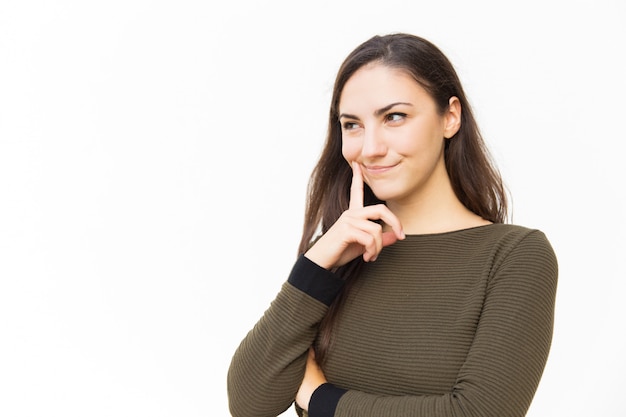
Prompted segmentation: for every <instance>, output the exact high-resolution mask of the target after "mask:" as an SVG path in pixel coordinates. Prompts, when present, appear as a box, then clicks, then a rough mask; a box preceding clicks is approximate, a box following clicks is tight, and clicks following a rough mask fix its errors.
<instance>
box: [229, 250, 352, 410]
mask: <svg viewBox="0 0 626 417" xmlns="http://www.w3.org/2000/svg"><path fill="white" fill-rule="evenodd" d="M342 285H343V281H342V280H341V279H339V278H338V277H337V276H336V275H335V274H333V273H331V272H329V271H327V270H325V269H323V268H321V267H319V266H318V265H317V264H315V263H313V262H311V261H310V260H308V259H307V258H305V257H304V256H301V257H300V258H298V260H297V261H296V263H295V264H294V267H293V269H292V271H291V273H290V275H289V278H288V280H287V282H285V283H284V284H283V286H282V288H281V290H280V292H279V293H278V295H277V296H276V298H275V299H274V301H272V303H271V304H270V306H269V308H268V309H267V310H266V311H265V313H264V314H263V316H262V317H261V319H260V320H259V321H258V322H257V323H256V324H255V326H254V327H253V328H252V330H250V331H249V332H248V334H247V335H246V336H245V338H244V339H243V341H242V342H241V344H240V345H239V347H238V348H237V350H236V351H235V354H234V355H233V358H232V361H231V364H230V367H229V369H228V375H227V391H228V401H229V407H230V412H231V414H232V416H234V417H275V416H277V415H279V414H280V413H282V412H284V411H285V410H286V409H287V408H289V406H290V405H291V404H292V403H293V401H294V399H295V395H296V393H297V391H298V389H299V387H300V384H301V383H302V378H303V377H304V370H305V365H306V357H307V351H308V349H309V347H310V346H311V345H312V344H313V341H314V339H315V335H316V333H317V329H318V327H319V323H320V321H321V320H322V318H323V317H324V315H325V314H326V311H327V310H328V306H329V305H330V303H331V302H332V300H333V299H334V298H335V296H336V295H337V294H338V293H339V291H340V289H341V287H342Z"/></svg>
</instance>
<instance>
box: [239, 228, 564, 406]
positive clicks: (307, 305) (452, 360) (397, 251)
mask: <svg viewBox="0 0 626 417" xmlns="http://www.w3.org/2000/svg"><path fill="white" fill-rule="evenodd" d="M342 284H343V282H342V281H341V280H340V279H339V278H337V277H336V276H335V275H334V274H333V273H331V272H329V271H326V270H325V269H322V268H320V267H319V266H317V265H316V264H314V263H313V262H311V261H309V260H308V259H306V258H305V257H300V258H299V259H298V260H297V261H296V263H295V265H294V267H293V270H292V272H291V274H290V276H289V278H288V280H287V282H286V283H285V284H284V285H283V287H282V289H281V291H280V292H279V294H278V295H277V297H276V299H275V300H274V301H273V302H272V303H271V305H270V306H269V308H268V309H267V311H266V312H265V314H264V315H263V317H262V318H261V319H260V320H259V322H258V323H257V324H256V325H255V326H254V328H253V329H252V330H251V331H250V332H249V333H248V335H247V336H246V337H245V338H244V340H243V341H242V342H241V345H240V346H239V348H238V349H237V351H236V352H235V354H234V356H233V359H232V363H231V365H230V368H229V371H228V378H227V380H228V396H229V405H230V410H231V413H232V415H233V416H235V417H275V416H277V415H279V414H280V413H282V412H283V411H285V410H286V409H287V408H289V407H290V406H291V405H292V404H293V401H294V398H295V394H296V392H297V391H298V388H299V386H300V383H301V381H302V377H303V374H304V368H305V362H306V353H307V350H308V348H309V346H311V344H312V343H313V342H314V340H315V337H316V334H317V329H318V327H319V323H320V320H321V319H322V318H323V317H324V315H325V313H326V311H327V310H328V306H329V305H330V304H331V302H332V301H333V299H334V298H335V297H336V295H337V294H338V293H339V292H340V290H341V287H342ZM556 287H557V261H556V257H555V254H554V251H553V250H552V247H551V246H550V243H549V242H548V240H547V239H546V237H545V236H544V234H543V233H542V232H540V231H537V230H531V229H527V228H523V227H520V226H514V225H503V224H494V225H488V226H481V227H476V228H471V229H466V230H459V231H454V232H448V233H440V234H429V235H409V236H407V238H406V239H405V240H402V241H398V242H396V243H395V244H393V245H391V246H389V247H386V248H384V249H383V251H382V252H381V254H380V255H379V257H378V259H377V260H376V261H375V262H372V263H367V264H365V267H364V269H363V270H362V275H361V276H360V277H359V278H358V280H357V281H356V283H355V285H354V286H353V287H352V288H351V290H350V292H349V294H348V296H347V299H346V301H345V303H344V305H343V306H342V309H341V314H340V316H339V319H338V322H337V323H336V325H335V327H334V332H333V337H334V340H333V344H332V348H331V350H330V351H329V353H328V356H327V362H326V363H325V365H324V369H323V370H324V373H325V375H326V377H327V379H328V381H329V383H328V384H325V385H322V387H320V388H318V390H316V391H315V392H314V394H313V396H312V397H311V402H310V403H309V416H310V417H327V416H328V417H330V416H336V417H343V416H355V417H356V416H358V417H375V416H376V417H397V416H405V417H409V416H411V417H453V416H454V417H461V416H464V417H465V416H467V417H469V416H475V417H479V416H480V417H488V416H493V417H515V416H524V415H525V414H526V412H527V410H528V407H529V405H530V403H531V401H532V398H533V396H534V393H535V390H536V389H537V386H538V384H539V381H540V378H541V375H542V372H543V369H544V366H545V363H546V360H547V357H548V352H549V349H550V343H551V339H552V327H553V315H554V301H555V293H556ZM294 408H295V409H296V410H297V411H298V413H299V414H302V412H301V411H300V410H299V409H298V407H294ZM294 414H295V411H294ZM305 414H306V413H305Z"/></svg>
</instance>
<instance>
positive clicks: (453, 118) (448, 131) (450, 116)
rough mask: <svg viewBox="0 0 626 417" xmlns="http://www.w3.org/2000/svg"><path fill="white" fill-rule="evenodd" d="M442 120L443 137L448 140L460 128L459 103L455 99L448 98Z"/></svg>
mask: <svg viewBox="0 0 626 417" xmlns="http://www.w3.org/2000/svg"><path fill="white" fill-rule="evenodd" d="M444 118H445V120H444V123H445V124H444V130H443V136H444V137H445V138H446V139H450V138H451V137H452V136H454V135H456V132H458V131H459V129H460V128H461V102H460V101H459V99H458V98H457V97H454V96H453V97H450V101H449V102H448V110H446V114H445V115H444Z"/></svg>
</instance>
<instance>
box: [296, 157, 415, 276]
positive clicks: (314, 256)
mask: <svg viewBox="0 0 626 417" xmlns="http://www.w3.org/2000/svg"><path fill="white" fill-rule="evenodd" d="M373 220H382V221H383V222H384V223H385V224H387V225H388V226H390V227H391V229H392V231H390V232H383V228H382V226H381V225H380V224H378V223H375V222H374V221H373ZM398 239H404V232H403V231H402V225H401V224H400V220H398V218H397V217H396V216H395V214H393V213H392V212H391V210H389V208H388V207H387V206H385V205H384V204H377V205H374V206H367V207H363V174H362V172H361V167H360V165H359V164H358V163H356V162H353V163H352V185H351V187H350V206H349V208H348V210H346V211H344V212H343V213H342V214H341V216H340V217H339V219H337V221H336V222H335V224H334V225H333V226H332V227H331V228H330V229H329V230H328V231H327V232H326V233H325V234H324V235H323V236H322V237H320V238H319V239H318V240H317V242H315V244H314V245H313V246H312V247H311V248H310V249H309V250H308V251H307V252H306V253H305V254H304V256H306V257H307V258H308V259H310V260H311V261H313V262H315V263H316V264H318V265H319V266H321V267H323V268H326V269H331V268H336V267H339V266H342V265H345V264H347V263H348V262H350V261H351V260H353V259H354V258H356V257H357V256H359V255H363V260H364V261H365V262H371V261H375V260H376V258H377V257H378V254H379V253H380V251H381V250H382V249H383V247H385V246H389V245H391V244H393V243H395V242H396V241H397V240H398Z"/></svg>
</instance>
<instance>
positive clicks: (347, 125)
mask: <svg viewBox="0 0 626 417" xmlns="http://www.w3.org/2000/svg"><path fill="white" fill-rule="evenodd" d="M357 127H359V125H358V124H357V123H354V122H345V123H344V124H343V129H344V130H353V129H356V128H357Z"/></svg>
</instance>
